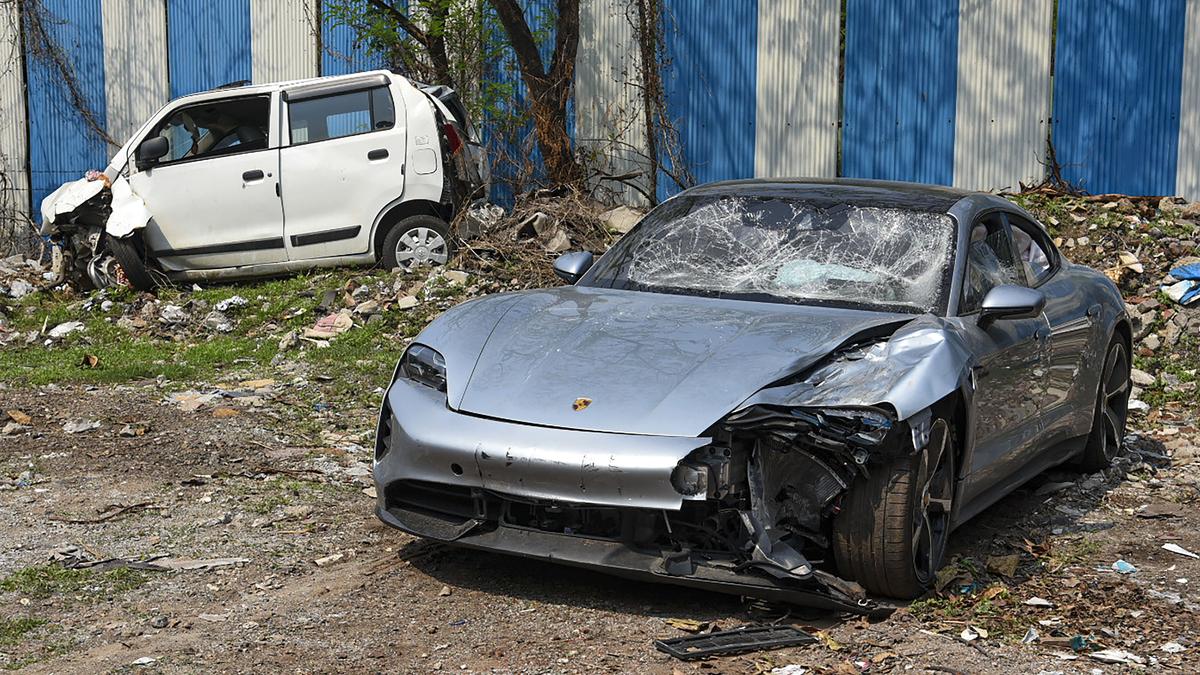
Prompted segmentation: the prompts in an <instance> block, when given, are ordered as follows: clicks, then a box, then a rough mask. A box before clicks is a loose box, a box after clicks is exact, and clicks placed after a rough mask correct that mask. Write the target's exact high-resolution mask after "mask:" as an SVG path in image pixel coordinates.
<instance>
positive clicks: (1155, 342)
mask: <svg viewBox="0 0 1200 675" xmlns="http://www.w3.org/2000/svg"><path fill="white" fill-rule="evenodd" d="M1142 346H1143V347H1145V348H1146V349H1149V350H1150V351H1154V350H1156V349H1158V348H1159V347H1161V346H1162V338H1160V337H1158V335H1156V334H1154V333H1151V334H1149V335H1147V336H1146V339H1144V340H1142Z"/></svg>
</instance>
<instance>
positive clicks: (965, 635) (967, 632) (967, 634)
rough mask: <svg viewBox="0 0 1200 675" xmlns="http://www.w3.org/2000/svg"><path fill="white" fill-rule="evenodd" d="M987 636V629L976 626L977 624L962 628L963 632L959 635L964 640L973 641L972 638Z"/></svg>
mask: <svg viewBox="0 0 1200 675" xmlns="http://www.w3.org/2000/svg"><path fill="white" fill-rule="evenodd" d="M987 636H988V632H987V630H985V629H983V628H976V627H975V626H967V627H966V628H964V629H963V630H962V632H961V633H959V634H958V637H959V638H960V639H962V641H963V642H971V641H972V640H976V639H978V638H987Z"/></svg>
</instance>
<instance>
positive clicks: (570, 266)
mask: <svg viewBox="0 0 1200 675" xmlns="http://www.w3.org/2000/svg"><path fill="white" fill-rule="evenodd" d="M592 261H593V256H592V254H591V253H590V252H588V251H575V252H574V253H564V254H562V255H560V256H558V258H557V259H556V260H555V261H554V274H556V275H557V276H558V278H559V279H562V280H563V281H565V282H567V283H568V284H573V283H575V282H576V281H579V278H580V277H582V276H583V275H584V273H585V272H587V271H588V270H589V269H591V267H592Z"/></svg>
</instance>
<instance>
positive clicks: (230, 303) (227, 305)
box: [216, 295, 250, 312]
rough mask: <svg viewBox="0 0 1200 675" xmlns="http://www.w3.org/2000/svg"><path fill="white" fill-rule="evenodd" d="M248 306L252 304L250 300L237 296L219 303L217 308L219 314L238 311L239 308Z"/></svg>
mask: <svg viewBox="0 0 1200 675" xmlns="http://www.w3.org/2000/svg"><path fill="white" fill-rule="evenodd" d="M248 304H250V301H249V300H247V299H245V298H243V297H242V296H240V295H235V296H233V297H231V298H225V299H224V300H222V301H220V302H218V303H217V306H216V310H217V311H218V312H228V311H229V310H231V309H236V308H238V307H245V306H246V305H248Z"/></svg>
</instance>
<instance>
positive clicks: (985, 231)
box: [959, 213, 1025, 314]
mask: <svg viewBox="0 0 1200 675" xmlns="http://www.w3.org/2000/svg"><path fill="white" fill-rule="evenodd" d="M1006 284H1017V285H1024V284H1025V279H1024V276H1023V274H1022V272H1021V267H1020V266H1019V265H1018V264H1017V261H1016V259H1015V256H1014V254H1013V241H1012V235H1010V234H1009V231H1008V228H1007V227H1005V225H1004V219H1003V218H1002V217H1001V216H1000V214H999V213H993V214H990V215H987V216H985V217H983V218H982V219H980V220H979V221H977V222H976V223H975V225H973V226H972V227H971V239H970V243H969V244H968V245H967V269H966V279H965V280H964V283H963V297H962V302H961V304H960V307H959V313H960V314H970V313H971V312H974V311H977V310H978V309H979V305H980V304H981V303H982V302H983V297H984V296H985V295H987V293H988V291H990V290H992V289H993V288H995V287H996V286H1003V285H1006Z"/></svg>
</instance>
